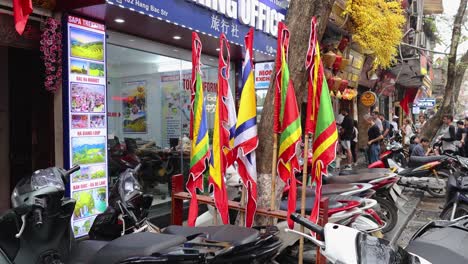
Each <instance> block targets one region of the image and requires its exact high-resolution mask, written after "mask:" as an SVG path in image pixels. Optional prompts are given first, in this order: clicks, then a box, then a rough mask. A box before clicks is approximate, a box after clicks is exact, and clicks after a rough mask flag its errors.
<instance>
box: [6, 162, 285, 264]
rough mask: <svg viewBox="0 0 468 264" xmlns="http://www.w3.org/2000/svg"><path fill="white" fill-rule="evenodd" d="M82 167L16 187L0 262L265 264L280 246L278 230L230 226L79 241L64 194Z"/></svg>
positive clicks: (51, 171)
mask: <svg viewBox="0 0 468 264" xmlns="http://www.w3.org/2000/svg"><path fill="white" fill-rule="evenodd" d="M79 169H80V167H79V166H75V167H73V168H72V169H70V170H68V171H66V170H63V169H59V168H55V167H54V168H48V169H43V170H38V171H36V172H34V173H33V175H31V177H26V178H23V179H22V180H21V181H20V182H19V183H18V184H17V185H16V187H15V189H14V190H13V194H12V197H11V200H12V204H13V209H11V210H8V211H6V212H5V213H4V214H2V215H1V216H0V263H8V264H11V263H15V264H23V263H25V264H26V263H28V264H29V263H35V264H62V263H72V264H83V263H92V264H101V263H102V264H103V263H106V264H107V263H225V262H230V263H245V262H246V263H251V262H256V263H261V262H264V261H266V260H268V259H271V258H273V257H274V256H275V255H276V254H277V251H278V249H279V247H280V246H281V242H280V241H279V239H278V237H276V233H277V232H278V229H275V228H274V227H262V228H261V227H259V228H257V229H253V228H243V227H238V226H231V225H224V226H215V227H203V228H190V227H180V226H170V227H167V228H166V229H165V230H164V231H163V232H162V233H159V234H155V233H151V232H140V233H132V234H128V235H124V236H121V237H119V238H117V239H115V240H112V241H98V240H85V241H81V242H77V241H75V238H74V235H73V232H72V229H71V223H70V221H71V217H72V214H73V211H74V209H75V204H76V201H75V200H74V199H71V198H66V197H64V193H65V182H67V181H68V177H69V176H70V174H72V173H73V172H75V171H78V170H79ZM130 200H131V199H130Z"/></svg>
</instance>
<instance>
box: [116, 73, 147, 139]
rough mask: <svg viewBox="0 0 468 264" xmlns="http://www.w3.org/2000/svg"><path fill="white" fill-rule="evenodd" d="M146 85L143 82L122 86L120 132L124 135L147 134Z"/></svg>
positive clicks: (128, 83) (125, 83)
mask: <svg viewBox="0 0 468 264" xmlns="http://www.w3.org/2000/svg"><path fill="white" fill-rule="evenodd" d="M146 84H147V82H146V81H144V80H143V81H133V82H124V83H123V84H122V98H123V99H122V113H123V115H122V116H123V118H122V131H123V132H124V133H126V134H130V133H143V134H146V133H148V124H147V111H146V110H147V105H146V102H147V101H146V95H147V87H146Z"/></svg>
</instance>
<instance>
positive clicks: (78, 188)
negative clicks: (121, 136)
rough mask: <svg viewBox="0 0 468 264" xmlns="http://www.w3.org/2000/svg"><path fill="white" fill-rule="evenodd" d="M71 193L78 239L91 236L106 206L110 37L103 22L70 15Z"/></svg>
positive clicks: (68, 44)
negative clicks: (107, 45)
mask: <svg viewBox="0 0 468 264" xmlns="http://www.w3.org/2000/svg"><path fill="white" fill-rule="evenodd" d="M67 20H68V23H67V33H68V36H67V47H66V49H67V62H68V65H67V66H68V67H67V68H68V73H67V74H68V96H67V97H68V98H65V100H66V103H64V105H66V106H67V107H68V121H69V122H68V129H66V128H67V127H66V126H65V128H64V134H65V135H66V137H67V139H68V149H66V150H65V151H66V152H67V153H66V154H67V155H66V156H68V159H69V164H68V165H69V166H70V167H72V166H74V165H80V167H81V168H80V170H79V171H77V172H75V173H73V174H72V175H71V176H70V186H69V190H70V197H71V198H73V199H75V200H76V206H75V210H74V212H73V216H72V228H73V233H74V235H75V236H76V237H81V236H85V235H87V234H88V232H89V230H90V228H91V226H92V224H93V221H94V219H95V218H96V216H97V215H98V214H100V213H102V212H104V211H105V210H106V208H107V204H108V202H107V198H108V191H107V190H108V187H107V185H108V181H107V115H106V113H107V101H106V57H105V54H106V53H105V50H106V37H105V27H104V25H103V24H99V23H95V22H93V21H89V20H86V19H83V18H79V17H75V16H68V17H67Z"/></svg>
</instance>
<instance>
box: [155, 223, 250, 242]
mask: <svg viewBox="0 0 468 264" xmlns="http://www.w3.org/2000/svg"><path fill="white" fill-rule="evenodd" d="M162 233H163V234H171V235H178V236H183V237H185V238H186V239H187V240H189V239H190V238H191V237H193V236H197V235H202V234H203V235H206V236H207V237H206V238H207V239H209V240H212V241H219V242H228V243H231V244H233V245H235V246H237V245H245V244H247V243H251V242H254V241H256V240H257V238H258V237H259V232H258V230H256V229H252V228H244V227H240V226H234V225H223V226H207V227H187V226H177V225H171V226H168V227H166V228H165V229H164V231H163V232H162Z"/></svg>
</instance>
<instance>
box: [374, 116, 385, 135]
mask: <svg viewBox="0 0 468 264" xmlns="http://www.w3.org/2000/svg"><path fill="white" fill-rule="evenodd" d="M379 115H380V114H379V111H374V112H372V119H374V123H375V124H376V125H377V127H378V128H379V129H380V133H382V132H383V126H382V121H381V120H380V118H379Z"/></svg>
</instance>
